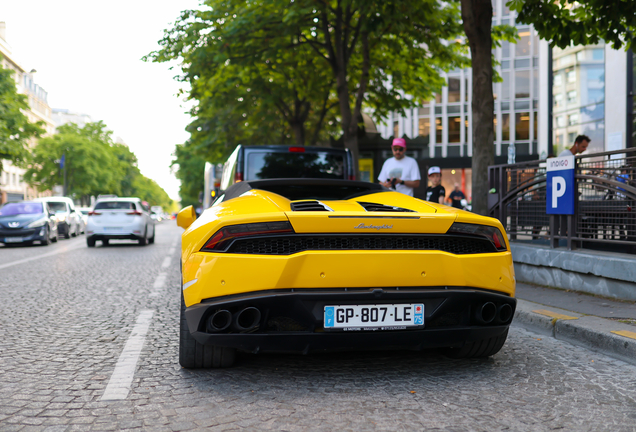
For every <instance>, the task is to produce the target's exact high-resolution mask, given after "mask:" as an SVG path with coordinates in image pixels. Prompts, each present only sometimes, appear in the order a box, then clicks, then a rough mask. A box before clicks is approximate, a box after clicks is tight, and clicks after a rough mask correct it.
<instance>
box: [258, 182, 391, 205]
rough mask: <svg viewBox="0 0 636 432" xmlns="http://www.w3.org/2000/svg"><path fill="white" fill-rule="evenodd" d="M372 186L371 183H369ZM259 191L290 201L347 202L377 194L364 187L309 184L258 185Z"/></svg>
mask: <svg viewBox="0 0 636 432" xmlns="http://www.w3.org/2000/svg"><path fill="white" fill-rule="evenodd" d="M371 184H373V183H371ZM257 188H258V189H261V190H266V191H269V192H273V193H275V194H278V195H281V196H284V197H285V198H287V199H288V200H290V201H294V200H303V199H315V200H326V201H331V200H347V199H351V198H355V197H358V196H361V195H366V194H370V193H375V192H379V191H378V190H371V189H370V188H368V187H365V186H354V185H351V186H347V185H324V184H323V185H320V184H317V185H311V184H276V185H266V186H265V185H262V186H261V185H259V186H258V187H257Z"/></svg>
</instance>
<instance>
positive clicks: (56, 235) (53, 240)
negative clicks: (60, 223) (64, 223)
mask: <svg viewBox="0 0 636 432" xmlns="http://www.w3.org/2000/svg"><path fill="white" fill-rule="evenodd" d="M57 237H58V234H57V233H55V237H53V238H52V239H51V241H52V242H53V243H57Z"/></svg>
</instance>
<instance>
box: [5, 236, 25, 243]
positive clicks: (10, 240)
mask: <svg viewBox="0 0 636 432" xmlns="http://www.w3.org/2000/svg"><path fill="white" fill-rule="evenodd" d="M4 242H5V243H22V237H6V238H5V239H4Z"/></svg>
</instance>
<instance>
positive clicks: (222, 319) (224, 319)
mask: <svg viewBox="0 0 636 432" xmlns="http://www.w3.org/2000/svg"><path fill="white" fill-rule="evenodd" d="M230 324H232V314H231V313H230V311H228V310H225V309H222V310H218V311H216V312H214V313H213V314H212V316H211V317H210V318H209V319H208V325H207V330H208V332H211V333H218V332H221V331H223V330H226V329H227V328H228V327H229V326H230Z"/></svg>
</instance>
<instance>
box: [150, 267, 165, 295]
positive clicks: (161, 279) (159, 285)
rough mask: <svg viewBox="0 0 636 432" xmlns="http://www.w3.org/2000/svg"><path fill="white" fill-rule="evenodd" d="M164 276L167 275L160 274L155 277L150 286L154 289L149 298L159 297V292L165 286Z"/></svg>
mask: <svg viewBox="0 0 636 432" xmlns="http://www.w3.org/2000/svg"><path fill="white" fill-rule="evenodd" d="M166 276H167V273H164V272H161V273H159V274H158V275H157V279H155V283H154V284H152V287H153V288H154V289H153V290H152V292H151V293H150V294H149V296H150V297H157V296H158V295H159V290H160V289H161V288H163V287H165V286H166Z"/></svg>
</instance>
